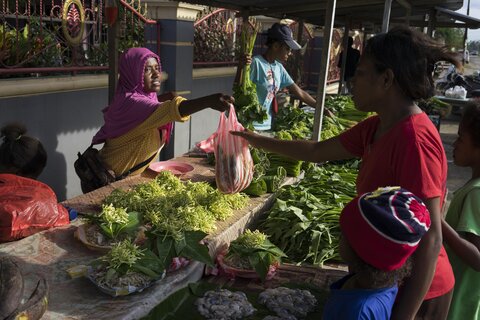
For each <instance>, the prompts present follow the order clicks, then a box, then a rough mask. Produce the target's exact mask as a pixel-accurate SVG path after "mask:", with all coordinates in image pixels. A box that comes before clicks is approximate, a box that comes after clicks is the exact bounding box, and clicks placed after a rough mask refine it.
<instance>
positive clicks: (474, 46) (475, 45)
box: [467, 40, 480, 51]
mask: <svg viewBox="0 0 480 320" xmlns="http://www.w3.org/2000/svg"><path fill="white" fill-rule="evenodd" d="M467 49H468V50H469V51H480V40H476V41H468V43H467Z"/></svg>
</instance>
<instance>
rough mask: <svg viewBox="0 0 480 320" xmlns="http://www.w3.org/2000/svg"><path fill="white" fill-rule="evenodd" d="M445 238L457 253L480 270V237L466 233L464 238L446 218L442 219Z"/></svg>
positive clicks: (471, 265)
mask: <svg viewBox="0 0 480 320" xmlns="http://www.w3.org/2000/svg"><path fill="white" fill-rule="evenodd" d="M442 232H443V239H444V241H445V242H446V243H447V244H448V246H449V247H450V248H451V249H452V250H453V252H455V254H456V255H457V256H458V257H460V259H462V261H464V262H465V263H466V264H467V265H468V266H470V267H471V268H472V269H474V270H475V271H477V272H478V271H480V237H479V236H477V235H475V234H473V233H470V232H466V233H465V238H462V237H461V236H460V234H458V232H456V231H455V230H454V229H453V228H452V227H451V226H450V225H449V224H448V223H447V222H446V221H445V220H442Z"/></svg>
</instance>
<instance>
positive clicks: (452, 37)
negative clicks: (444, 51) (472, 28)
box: [435, 28, 465, 50]
mask: <svg viewBox="0 0 480 320" xmlns="http://www.w3.org/2000/svg"><path fill="white" fill-rule="evenodd" d="M464 33H465V30H464V29H461V28H438V29H436V31H435V38H436V39H442V40H444V41H445V45H446V46H447V47H449V48H452V49H455V50H459V49H463V35H464Z"/></svg>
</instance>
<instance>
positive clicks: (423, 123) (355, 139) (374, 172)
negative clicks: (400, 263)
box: [340, 113, 455, 300]
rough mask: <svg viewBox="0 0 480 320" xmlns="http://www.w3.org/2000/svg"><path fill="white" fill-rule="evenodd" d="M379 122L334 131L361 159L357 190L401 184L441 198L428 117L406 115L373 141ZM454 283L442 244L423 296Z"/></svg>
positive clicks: (442, 164)
mask: <svg viewBox="0 0 480 320" xmlns="http://www.w3.org/2000/svg"><path fill="white" fill-rule="evenodd" d="M379 123H380V119H379V117H378V116H374V117H370V118H368V119H366V120H365V121H362V122H361V123H359V124H358V125H356V126H354V127H353V128H351V129H350V130H347V131H345V132H344V133H342V134H341V135H340V142H341V143H342V145H343V146H344V147H345V149H347V150H348V151H349V152H350V153H352V154H354V155H355V156H357V157H360V158H362V164H361V167H360V172H359V174H358V177H357V192H358V194H359V195H361V194H363V193H366V192H370V191H374V190H376V189H377V188H379V187H386V186H401V187H402V188H405V189H407V190H409V191H410V192H412V193H413V194H415V195H417V196H418V197H420V198H422V199H428V198H435V197H440V201H441V202H440V203H443V198H444V197H445V193H446V182H447V159H446V156H445V150H444V149H443V145H442V141H441V139H440V135H439V134H438V131H437V129H436V128H435V126H434V125H433V123H432V122H431V121H430V119H429V118H428V116H427V115H426V114H425V113H420V114H415V115H412V116H409V117H407V118H406V119H404V120H402V121H401V122H399V123H397V124H396V125H395V126H394V127H393V128H391V129H390V130H389V131H388V132H386V133H385V134H383V135H382V136H381V137H380V138H379V139H378V140H377V141H375V142H374V141H373V139H374V135H375V132H376V130H377V128H378V125H379ZM454 284H455V278H454V276H453V272H452V267H451V265H450V262H449V261H448V257H447V254H446V252H445V249H444V248H443V246H442V248H441V250H440V254H439V256H438V260H437V266H436V270H435V276H434V278H433V281H432V284H431V286H430V289H429V291H428V293H427V295H426V296H425V300H427V299H431V298H435V297H439V296H441V295H444V294H445V293H447V292H449V291H450V290H451V289H452V288H453V286H454Z"/></svg>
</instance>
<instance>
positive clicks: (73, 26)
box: [0, 0, 156, 78]
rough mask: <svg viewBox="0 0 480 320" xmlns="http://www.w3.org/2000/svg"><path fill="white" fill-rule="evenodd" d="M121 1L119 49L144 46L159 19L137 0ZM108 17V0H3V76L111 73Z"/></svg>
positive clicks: (0, 48)
mask: <svg viewBox="0 0 480 320" xmlns="http://www.w3.org/2000/svg"><path fill="white" fill-rule="evenodd" d="M120 4H121V6H120V7H119V12H118V19H119V21H120V23H121V25H120V32H121V36H120V39H121V41H120V44H119V48H120V50H122V49H124V48H126V47H130V46H134V45H137V46H138V45H143V43H144V40H143V39H144V26H145V24H147V23H148V24H150V23H156V22H155V21H151V20H147V19H145V18H144V17H143V15H142V12H139V11H141V9H142V7H141V6H140V5H137V6H135V5H134V3H133V0H120ZM143 14H145V12H144V13H143ZM105 22H106V18H105V2H104V0H0V78H10V77H32V76H39V75H41V74H49V75H52V74H78V73H95V72H106V71H107V70H108V49H107V48H108V44H107V40H108V39H107V28H108V26H107V24H106V23H105Z"/></svg>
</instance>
